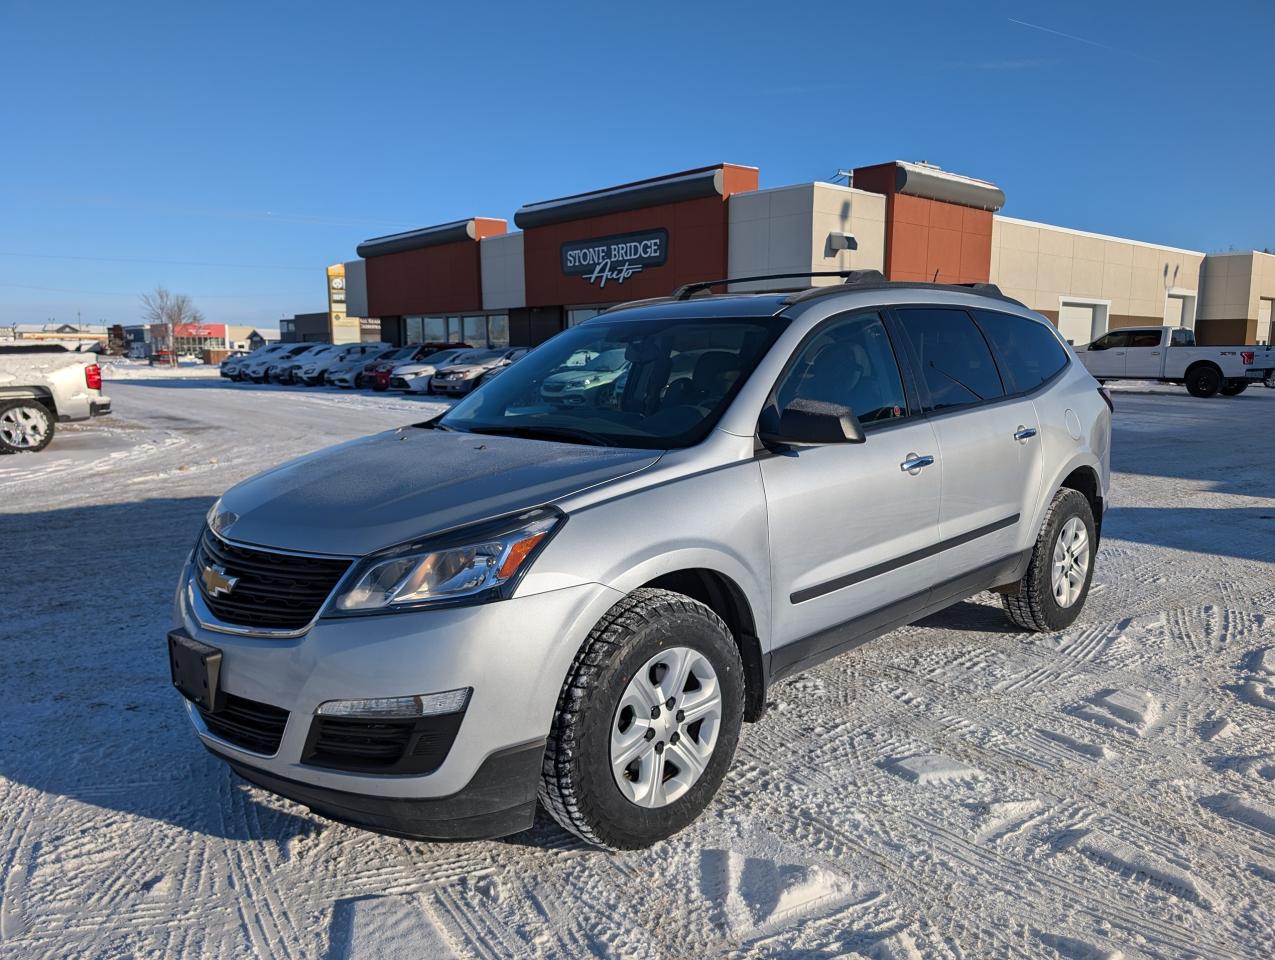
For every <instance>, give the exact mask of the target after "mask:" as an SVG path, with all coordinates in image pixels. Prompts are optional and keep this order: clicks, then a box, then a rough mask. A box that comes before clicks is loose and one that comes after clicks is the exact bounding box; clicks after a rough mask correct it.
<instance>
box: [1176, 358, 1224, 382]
mask: <svg viewBox="0 0 1275 960" xmlns="http://www.w3.org/2000/svg"><path fill="white" fill-rule="evenodd" d="M1201 367H1212V368H1213V369H1214V370H1216V371H1217V375H1218V376H1219V377H1222V379H1223V380H1225V379H1226V378H1225V377H1223V376H1222V368H1221V367H1219V366H1218V365H1217V364H1216V363H1214V362H1213V361H1212V360H1197V361H1195V363H1193V364H1191V365H1190V366H1189V367H1187V368H1186V373H1184V374H1182V379H1183V380H1185V379H1186V378H1187V377H1189V376H1191V374H1193V373H1194V372H1195V371H1196V370H1199V369H1200V368H1201Z"/></svg>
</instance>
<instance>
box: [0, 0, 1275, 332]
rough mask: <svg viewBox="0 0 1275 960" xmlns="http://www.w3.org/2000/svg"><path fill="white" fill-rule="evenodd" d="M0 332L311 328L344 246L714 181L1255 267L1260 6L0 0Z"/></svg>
mask: <svg viewBox="0 0 1275 960" xmlns="http://www.w3.org/2000/svg"><path fill="white" fill-rule="evenodd" d="M3 22H4V23H5V26H6V29H5V35H6V52H5V57H4V60H3V62H2V63H0V79H2V80H3V89H4V91H5V96H4V97H3V99H2V100H0V117H2V118H3V121H4V123H3V129H4V130H5V131H6V132H7V133H8V138H7V139H8V143H7V148H6V150H5V161H4V165H3V168H4V170H5V173H4V180H3V182H4V186H5V190H4V194H5V203H4V213H3V218H2V219H0V323H4V324H8V323H14V322H23V323H25V322H44V321H45V320H47V319H49V318H56V319H57V320H59V321H67V320H70V321H74V320H75V319H76V316H77V313H78V314H79V315H80V316H81V317H82V319H83V320H84V321H85V322H90V321H91V322H97V321H107V322H121V323H128V322H134V321H136V319H137V316H138V306H137V301H138V296H139V294H140V293H142V292H143V291H145V290H147V289H150V288H151V287H153V286H154V285H155V284H157V283H163V284H165V285H167V286H169V287H170V288H172V289H174V290H177V291H180V292H185V293H189V294H191V295H192V296H193V297H194V298H195V300H196V302H197V304H198V305H199V306H200V307H201V308H202V309H203V310H204V312H205V314H206V315H207V317H208V319H210V320H213V321H228V322H233V323H254V324H260V325H263V326H274V325H276V324H277V321H278V318H279V317H280V316H281V315H285V314H289V315H290V314H292V313H295V312H301V311H308V310H319V309H324V306H325V300H324V286H323V268H324V266H325V265H326V264H328V263H332V262H336V261H339V260H346V259H352V258H353V256H354V247H355V245H356V244H357V243H358V242H359V241H360V240H362V239H365V238H366V237H370V236H376V235H379V234H384V233H390V232H394V231H395V230H399V229H406V228H410V227H414V226H422V225H426V224H432V223H440V222H443V221H447V220H450V219H456V218H459V217H465V216H471V215H485V216H497V217H512V214H513V211H514V210H516V209H517V208H518V206H519V205H521V204H522V203H524V202H528V201H534V200H543V199H548V198H550V197H555V196H559V195H562V194H565V193H573V192H577V191H579V190H584V189H590V188H593V187H600V186H607V185H611V184H615V183H621V182H623V181H626V180H631V179H638V178H641V177H645V176H652V175H655V174H659V173H664V172H670V171H674V170H678V169H683V168H686V167H692V166H699V165H703V164H708V163H714V162H718V161H722V160H726V161H731V162H736V163H746V164H753V165H756V166H759V167H760V168H761V182H762V185H763V186H775V185H779V184H784V183H796V182H800V181H808V180H812V179H826V178H828V177H829V176H831V175H832V174H833V173H834V171H836V170H837V169H838V168H846V167H852V166H856V165H861V164H867V163H875V162H880V161H883V160H891V159H896V158H897V159H924V160H929V161H931V162H934V163H938V164H940V165H942V166H943V167H945V168H947V169H949V170H954V171H958V172H962V173H968V174H972V175H975V176H981V177H986V178H988V179H991V180H994V181H996V182H997V183H998V184H999V185H1000V186H1001V187H1002V188H1003V189H1004V190H1005V193H1006V195H1007V197H1008V202H1007V204H1006V208H1005V211H1004V212H1005V213H1006V214H1008V215H1011V216H1017V217H1024V218H1028V219H1039V220H1044V221H1047V222H1051V223H1057V224H1062V225H1066V226H1072V227H1077V228H1080V229H1085V230H1093V231H1097V232H1101V233H1111V234H1115V235H1118V236H1127V237H1134V238H1137V239H1143V240H1150V241H1155V242H1159V243H1167V244H1171V245H1175V246H1184V247H1190V248H1193V249H1203V250H1222V249H1229V248H1232V247H1234V248H1241V249H1242V248H1248V247H1259V248H1260V247H1264V246H1266V247H1272V246H1275V186H1273V183H1275V179H1273V178H1272V174H1271V170H1272V164H1273V163H1275V123H1273V122H1272V121H1273V120H1275V95H1273V94H1272V90H1273V89H1275V85H1273V84H1272V77H1273V76H1275V3H1272V2H1270V0H1216V2H1213V3H1210V4H1200V3H1187V2H1183V0H1159V2H1152V0H1135V2H1113V0H1074V2H1067V3H1058V2H1055V3H1044V2H1034V3H1031V2H1008V0H1005V2H1001V0H993V2H986V3H978V2H968V3H952V2H946V3H940V2H929V0H912V2H910V3H906V4H905V3H851V2H848V3H842V4H801V3H794V2H791V0H790V2H788V3H785V4H764V3H750V2H742V0H739V2H734V3H730V4H693V3H638V2H630V3H590V4H553V3H520V4H503V3H477V2H469V3H447V4H430V3H421V2H412V3H407V2H404V3H371V2H369V3H362V4H356V3H344V4H331V5H328V4H322V3H318V2H314V3H304V4H303V3H297V4H288V3H254V4H241V5H236V4H230V3H224V4H201V5H195V4H174V3H171V2H169V3H157V4H153V5H152V4H146V3H126V4H122V5H115V4H101V3H88V2H82V3H78V4H66V3H58V2H55V0H44V2H34V3H33V2H25V0H6V3H5V16H4V18H3Z"/></svg>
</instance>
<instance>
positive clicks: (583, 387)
mask: <svg viewBox="0 0 1275 960" xmlns="http://www.w3.org/2000/svg"><path fill="white" fill-rule="evenodd" d="M628 369H629V362H628V360H626V359H625V356H624V351H623V350H607V351H606V352H604V353H599V354H597V355H596V356H594V357H593V358H591V359H589V360H587V361H585V362H584V363H583V364H575V365H564V366H563V368H562V369H561V370H559V371H558V372H556V373H553V374H550V375H549V376H548V377H546V378H545V382H544V383H543V384H542V385H541V387H540V396H541V397H543V398H544V399H545V400H546V401H547V402H548V403H553V404H561V405H563V406H586V405H589V404H593V405H595V406H596V405H597V404H599V403H605V402H607V400H608V398H609V397H610V395H611V393H612V391H614V390H615V388H616V381H617V380H619V379H620V378H621V377H622V376H624V374H625V373H626V372H627V371H628ZM688 372H689V371H688Z"/></svg>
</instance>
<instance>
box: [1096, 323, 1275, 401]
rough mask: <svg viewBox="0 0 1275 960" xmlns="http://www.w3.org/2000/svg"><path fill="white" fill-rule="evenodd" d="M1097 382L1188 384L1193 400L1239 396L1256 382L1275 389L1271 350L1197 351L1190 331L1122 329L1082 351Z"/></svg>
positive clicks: (1274, 365)
mask: <svg viewBox="0 0 1275 960" xmlns="http://www.w3.org/2000/svg"><path fill="white" fill-rule="evenodd" d="M1076 352H1077V354H1078V355H1079V357H1080V361H1081V363H1083V364H1084V365H1085V367H1086V368H1087V369H1088V370H1089V372H1090V373H1091V374H1093V377H1094V379H1095V380H1097V381H1099V382H1100V383H1101V382H1105V381H1107V380H1159V381H1161V382H1162V383H1184V384H1186V388H1187V391H1188V392H1189V393H1190V394H1191V396H1193V397H1211V396H1213V395H1214V394H1215V393H1221V394H1222V396H1224V397H1234V396H1236V395H1237V394H1241V393H1243V392H1244V391H1245V390H1246V389H1247V388H1248V386H1249V384H1251V383H1261V382H1265V383H1266V385H1267V386H1268V387H1272V386H1275V350H1272V349H1271V348H1270V347H1254V346H1239V347H1197V346H1196V345H1195V334H1194V333H1193V332H1191V331H1190V330H1188V329H1186V328H1185V327H1121V328H1120V329H1119V330H1112V331H1111V332H1110V333H1107V334H1104V335H1103V336H1101V337H1099V338H1098V339H1097V340H1095V341H1093V343H1091V344H1089V346H1087V347H1077V348H1076Z"/></svg>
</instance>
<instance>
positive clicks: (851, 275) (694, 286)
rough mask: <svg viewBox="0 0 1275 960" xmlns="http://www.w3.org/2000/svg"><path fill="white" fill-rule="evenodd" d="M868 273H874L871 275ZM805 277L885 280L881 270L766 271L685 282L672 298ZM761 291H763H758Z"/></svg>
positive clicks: (852, 281) (849, 280) (868, 280)
mask: <svg viewBox="0 0 1275 960" xmlns="http://www.w3.org/2000/svg"><path fill="white" fill-rule="evenodd" d="M868 274H872V276H871V277H869V276H868ZM804 277H841V279H842V280H844V281H845V282H846V283H863V282H865V281H867V282H884V281H885V277H883V276H882V275H881V271H879V270H815V271H812V272H810V273H765V274H760V275H758V276H755V277H725V278H723V279H721V280H701V281H699V282H698V283H685V284H682V286H680V287H678V288H677V289H676V290H674V291H673V295H672V299H674V300H689V299H691V297H693V296H695V294H697V293H699V292H700V291H701V290H708V289H710V288H712V287H720V286H721V285H722V284H726V283H756V282H757V281H759V280H792V279H797V278H804ZM757 292H761V291H757Z"/></svg>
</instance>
